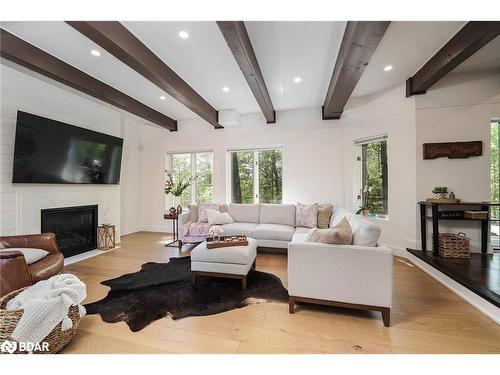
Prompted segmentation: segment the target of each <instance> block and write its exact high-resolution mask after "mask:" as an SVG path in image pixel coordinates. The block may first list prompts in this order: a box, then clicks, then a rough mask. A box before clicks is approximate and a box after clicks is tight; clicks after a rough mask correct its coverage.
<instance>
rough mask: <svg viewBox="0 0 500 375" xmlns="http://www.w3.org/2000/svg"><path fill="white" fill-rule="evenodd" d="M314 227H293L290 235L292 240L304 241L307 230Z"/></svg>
mask: <svg viewBox="0 0 500 375" xmlns="http://www.w3.org/2000/svg"><path fill="white" fill-rule="evenodd" d="M312 230H314V229H311V228H305V227H297V228H295V233H294V234H293V237H292V242H306V238H307V236H308V235H309V232H310V231H312Z"/></svg>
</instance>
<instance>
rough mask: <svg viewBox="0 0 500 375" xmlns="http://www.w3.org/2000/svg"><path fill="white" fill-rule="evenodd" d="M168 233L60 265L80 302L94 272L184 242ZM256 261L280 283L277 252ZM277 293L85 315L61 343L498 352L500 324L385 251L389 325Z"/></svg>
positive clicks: (124, 349)
mask: <svg viewBox="0 0 500 375" xmlns="http://www.w3.org/2000/svg"><path fill="white" fill-rule="evenodd" d="M168 241H170V238H169V237H168V236H166V235H162V234H160V233H150V232H139V233H135V234H132V235H128V236H126V237H123V238H122V243H121V247H120V248H118V249H116V250H112V251H109V252H107V253H106V254H103V255H100V256H97V257H94V258H89V259H86V260H83V261H81V262H78V263H75V264H72V265H69V266H67V267H65V272H71V273H74V274H75V275H77V276H78V277H80V278H81V279H82V280H83V281H84V282H85V283H86V284H87V288H88V293H87V294H88V296H87V299H86V302H87V303H88V302H93V301H96V300H99V299H101V298H103V297H105V296H106V294H107V292H108V290H109V288H108V287H106V286H104V285H101V284H100V282H101V281H103V280H107V279H110V278H113V277H118V276H121V275H123V274H124V273H130V272H136V271H138V270H139V269H140V267H141V265H142V264H144V263H146V262H166V261H168V259H169V258H170V257H172V256H188V255H189V247H188V248H187V251H183V252H179V251H178V250H177V249H176V248H170V247H169V248H166V247H164V246H163V245H164V244H165V243H167V242H168ZM257 269H259V270H261V271H265V272H270V273H273V274H275V275H277V276H278V277H280V278H281V279H282V281H283V284H284V285H285V286H286V284H287V283H286V277H287V259H286V256H282V255H274V254H259V255H258V257H257ZM296 311H297V312H296V313H295V314H294V315H290V314H288V306H287V305H286V304H282V303H259V304H252V305H249V306H247V307H244V308H241V309H236V310H232V311H228V312H225V313H221V314H217V315H211V316H206V317H191V318H185V319H180V320H177V321H174V320H171V319H170V318H163V319H160V320H158V321H155V322H153V323H151V324H150V325H149V326H147V327H146V328H145V329H143V330H142V331H140V332H131V331H130V330H129V328H128V326H127V325H126V324H125V323H123V322H121V323H114V324H110V323H105V322H103V321H102V319H101V318H100V316H98V315H93V316H87V317H85V318H84V319H83V320H82V322H81V324H80V327H79V333H78V335H77V336H76V337H75V338H74V340H73V341H72V343H71V344H70V345H69V346H68V347H67V348H66V349H65V352H67V353H500V326H499V325H497V324H496V323H495V322H494V321H493V320H491V319H489V318H488V317H487V316H485V315H483V314H482V313H481V312H480V311H479V310H477V309H475V308H474V307H472V306H471V305H469V304H468V303H467V302H465V301H463V300H462V299H461V298H460V297H458V296H457V295H456V294H454V293H453V292H451V291H450V290H448V289H447V288H446V287H444V286H443V285H441V284H440V283H438V282H437V281H436V280H434V279H432V278H431V277H430V276H428V275H427V274H425V273H424V272H423V271H421V270H420V269H419V268H418V267H415V266H414V265H413V264H411V263H410V262H408V261H407V260H406V259H401V258H395V260H394V308H393V314H392V318H393V325H392V327H390V328H386V327H384V326H383V324H382V319H381V316H380V313H376V312H370V311H356V310H349V309H342V308H334V307H326V306H313V305H299V306H298V307H297V309H296Z"/></svg>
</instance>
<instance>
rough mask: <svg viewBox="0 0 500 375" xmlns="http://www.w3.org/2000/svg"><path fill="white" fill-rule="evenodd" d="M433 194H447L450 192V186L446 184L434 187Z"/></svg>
mask: <svg viewBox="0 0 500 375" xmlns="http://www.w3.org/2000/svg"><path fill="white" fill-rule="evenodd" d="M432 193H433V194H447V193H448V188H447V187H446V186H436V187H435V188H434V189H432Z"/></svg>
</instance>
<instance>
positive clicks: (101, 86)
mask: <svg viewBox="0 0 500 375" xmlns="http://www.w3.org/2000/svg"><path fill="white" fill-rule="evenodd" d="M0 55H1V56H2V57H3V58H5V59H7V60H10V61H12V62H15V63H17V64H19V65H22V66H24V67H26V68H28V69H30V70H33V71H35V72H37V73H40V74H42V75H44V76H46V77H49V78H51V79H53V80H55V81H58V82H60V83H63V84H65V85H67V86H70V87H72V88H74V89H76V90H78V91H81V92H84V93H85V94H88V95H90V96H93V97H94V98H97V99H99V100H102V101H104V102H106V103H108V104H111V105H113V106H115V107H118V108H120V109H123V110H124V111H126V112H130V113H132V114H134V115H136V116H139V117H141V118H143V119H145V120H148V121H151V122H153V123H155V124H157V125H160V126H162V127H164V128H166V129H168V130H171V131H176V130H177V121H175V120H173V119H171V118H170V117H168V116H165V115H164V114H163V113H160V112H158V111H156V110H154V109H152V108H150V107H148V106H146V105H144V104H143V103H141V102H139V101H137V100H135V99H134V98H132V97H130V96H128V95H126V94H124V93H122V92H121V91H118V90H117V89H115V88H113V87H111V86H109V85H107V84H105V83H104V82H101V81H99V80H98V79H96V78H94V77H92V76H90V75H88V74H87V73H84V72H82V71H81V70H78V69H76V68H75V67H73V66H71V65H69V64H67V63H65V62H64V61H62V60H59V59H58V58H56V57H54V56H52V55H50V54H48V53H47V52H45V51H42V50H41V49H39V48H37V47H35V46H33V45H32V44H30V43H28V42H26V41H24V40H23V39H21V38H18V37H17V36H15V35H13V34H11V33H9V32H8V31H5V30H4V29H0Z"/></svg>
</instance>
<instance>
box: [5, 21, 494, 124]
mask: <svg viewBox="0 0 500 375" xmlns="http://www.w3.org/2000/svg"><path fill="white" fill-rule="evenodd" d="M123 24H124V25H125V27H127V28H128V29H129V30H130V31H131V32H132V33H133V34H134V35H136V36H137V37H138V38H139V39H140V40H141V41H142V42H143V43H144V44H145V45H146V46H148V47H149V48H150V49H151V50H152V51H153V52H154V53H156V54H157V55H158V56H159V57H160V58H161V59H162V60H163V61H164V62H165V63H166V64H167V65H169V66H170V67H171V68H172V69H173V70H174V71H175V72H176V73H177V74H178V75H179V76H181V77H182V78H183V79H184V80H185V81H186V82H187V83H188V84H190V85H191V86H192V87H193V88H194V89H195V90H196V91H197V92H198V93H199V94H200V95H201V96H202V97H204V98H205V99H206V100H207V101H208V102H209V103H210V104H212V106H214V107H215V108H216V109H218V110H221V109H235V110H236V111H237V112H239V113H255V112H259V111H260V108H259V106H258V104H257V102H256V100H255V98H254V96H253V95H252V92H251V91H250V89H249V87H248V84H247V82H246V80H245V78H244V76H243V74H242V73H241V71H240V69H239V67H238V65H237V63H236V61H235V60H234V57H233V56H232V53H231V51H230V50H229V47H228V46H227V44H226V42H225V40H224V38H223V36H222V34H221V32H220V30H219V28H218V26H217V24H216V23H215V22H167V21H161V22H124V23H123ZM463 24H464V22H398V21H396V22H392V23H391V25H390V26H389V28H388V30H387V32H386V34H385V35H384V37H383V39H382V41H381V42H380V45H379V46H378V48H377V50H376V51H375V53H374V55H373V57H372V59H371V60H370V63H369V64H368V66H367V67H366V69H365V72H364V73H363V76H362V77H361V79H360V81H359V82H358V85H357V86H356V88H355V90H354V93H353V96H364V95H370V94H373V93H375V92H378V91H380V90H384V89H387V88H389V87H393V86H396V85H400V84H402V83H404V82H405V80H406V79H407V78H408V77H410V76H412V75H413V74H414V73H415V72H417V71H418V69H419V68H420V67H421V66H422V65H423V64H424V63H425V62H427V60H428V59H429V58H430V57H431V56H432V55H433V54H434V53H435V52H437V51H438V50H439V49H440V48H441V47H442V46H443V45H444V44H445V43H446V42H447V41H448V40H449V39H450V38H451V37H452V36H453V35H454V34H455V33H456V32H457V31H458V30H459V29H460V28H461V27H462V26H463ZM245 25H246V28H247V31H248V34H249V37H250V39H251V42H252V45H253V47H254V50H255V54H256V56H257V60H258V62H259V65H260V67H261V70H262V73H263V75H264V79H265V81H266V84H267V87H268V90H269V94H270V96H271V99H272V102H273V105H274V107H275V109H276V110H278V111H279V110H286V109H295V108H313V107H317V108H319V107H321V105H322V104H323V100H324V97H325V93H326V90H327V86H328V83H329V80H330V77H331V74H332V71H333V67H334V65H335V60H336V57H337V54H338V50H339V47H340V44H341V41H342V36H343V33H344V29H345V25H346V22H278V21H271V22H253V21H252V22H249V21H247V22H245ZM2 27H3V28H5V29H6V30H8V31H9V32H11V33H13V34H15V35H17V36H19V37H20V38H22V39H25V40H26V41H28V42H30V43H32V44H34V45H36V46H37V47H39V48H41V49H43V50H45V51H46V52H48V53H50V54H52V55H54V56H56V57H58V58H59V59H61V60H63V61H66V62H67V63H69V64H71V65H73V66H75V67H76V68H78V69H80V70H83V71H85V72H86V73H88V74H90V75H92V76H94V77H95V78H97V79H99V80H101V81H103V82H106V83H107V84H109V85H111V86H113V87H115V88H116V89H118V90H120V91H122V92H124V93H126V94H127V95H129V96H132V97H134V98H135V99H137V100H139V101H141V102H143V103H144V104H146V105H148V106H150V107H151V108H154V109H156V110H158V111H160V112H162V113H164V114H166V115H167V116H170V117H172V118H174V119H176V120H183V119H190V118H195V117H197V116H196V114H194V113H193V112H192V111H191V110H189V109H188V108H186V107H184V106H183V105H182V104H180V103H179V102H177V101H176V100H175V99H173V98H172V97H170V96H169V95H168V94H165V93H164V92H163V91H162V90H161V89H160V88H158V87H157V86H155V85H154V84H152V83H151V82H149V81H148V80H147V79H145V78H144V77H143V76H141V75H140V74H138V73H136V72H135V71H134V70H132V69H131V68H129V67H128V66H127V65H125V64H123V63H122V62H121V61H119V60H118V59H116V58H115V57H114V56H112V55H111V54H109V53H107V52H106V51H105V50H103V49H102V48H100V47H98V46H97V45H95V43H93V42H92V41H91V40H89V39H87V38H86V37H84V36H83V35H82V34H80V33H79V32H78V31H76V30H74V29H73V28H72V27H70V26H69V25H67V24H66V23H64V22H62V21H54V22H2ZM181 30H184V31H187V32H188V33H189V38H188V39H181V38H179V36H178V33H179V31H181ZM92 49H97V50H99V51H100V52H101V56H100V57H94V56H92V55H91V54H90V50H92ZM498 51H500V37H498V38H496V39H495V40H493V41H492V42H490V43H489V44H488V45H487V46H485V47H484V48H483V49H481V50H480V51H479V52H478V53H476V54H475V55H473V56H472V57H471V58H470V59H468V60H467V61H466V62H464V63H463V64H461V65H460V66H459V67H457V69H455V70H454V73H455V72H460V73H463V72H471V71H478V70H489V69H497V68H499V69H500V53H499V52H498ZM386 65H392V66H393V69H392V70H391V71H389V72H385V71H384V67H385V66H386ZM295 77H301V79H302V82H300V83H298V84H297V83H295V82H294V81H293V79H294V78H295ZM224 86H227V87H229V92H227V93H225V92H223V91H222V88H223V87H224ZM161 95H164V96H166V100H160V96H161Z"/></svg>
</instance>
